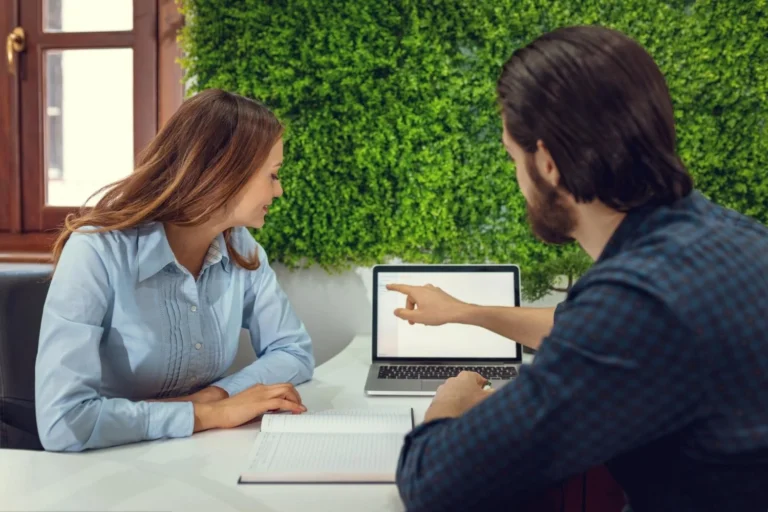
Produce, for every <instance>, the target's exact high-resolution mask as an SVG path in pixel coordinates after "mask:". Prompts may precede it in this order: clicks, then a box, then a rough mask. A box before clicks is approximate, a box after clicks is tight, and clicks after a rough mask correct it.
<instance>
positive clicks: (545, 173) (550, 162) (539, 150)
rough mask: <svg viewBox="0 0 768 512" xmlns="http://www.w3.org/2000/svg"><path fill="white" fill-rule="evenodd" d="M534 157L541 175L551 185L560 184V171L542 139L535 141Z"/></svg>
mask: <svg viewBox="0 0 768 512" xmlns="http://www.w3.org/2000/svg"><path fill="white" fill-rule="evenodd" d="M534 158H535V159H536V167H537V168H538V169H539V173H540V174H541V177H542V178H544V179H545V180H546V182H547V183H549V184H550V185H552V186H553V187H557V186H558V185H560V171H559V170H558V169H557V165H556V164H555V161H554V159H553V158H552V154H551V153H550V152H549V149H547V146H545V145H544V141H542V140H539V141H538V142H536V154H535V155H534Z"/></svg>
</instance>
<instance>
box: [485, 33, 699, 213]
mask: <svg viewBox="0 0 768 512" xmlns="http://www.w3.org/2000/svg"><path fill="white" fill-rule="evenodd" d="M497 92H498V95H499V102H500V105H501V110H502V115H503V118H504V123H505V125H506V128H507V131H508V133H509V135H510V136H511V137H512V139H513V140H514V141H515V142H517V143H518V144H519V145H520V146H521V147H522V148H523V150H525V151H526V152H528V153H533V152H535V151H536V144H537V141H538V140H541V141H543V143H544V145H545V146H546V147H547V149H548V150H549V152H550V153H551V155H552V158H553V159H554V161H555V164H556V165H557V167H558V170H559V171H560V186H561V187H563V188H564V189H565V190H567V191H568V192H569V193H571V194H572V195H573V196H574V197H575V198H576V200H577V201H579V202H590V201H592V200H594V199H598V200H600V201H601V202H603V203H605V204H606V205H607V206H609V207H611V208H614V209H617V210H620V211H627V210H631V209H633V208H637V207H640V206H644V205H658V204H669V203H671V202H673V201H675V200H676V199H679V198H681V197H684V196H686V195H688V194H689V193H690V191H691V189H692V188H693V181H692V179H691V176H690V174H688V171H687V170H686V168H685V166H684V164H683V163H682V161H681V160H680V158H679V157H678V156H677V153H676V151H675V122H674V115H673V112H672V99H671V98H670V95H669V90H668V88H667V84H666V81H665V80H664V76H663V75H662V73H661V70H660V69H659V68H658V66H657V65H656V63H655V62H654V61H653V58H651V56H650V55H649V54H648V53H647V52H646V51H645V50H644V49H643V47H642V46H640V45H639V44H638V43H636V42H635V41H633V40H632V39H630V38H629V37H627V36H626V35H624V34H622V33H621V32H618V31H616V30H612V29H608V28H605V27H599V26H577V27H567V28H561V29H558V30H555V31H553V32H550V33H547V34H545V35H543V36H541V37H539V38H538V39H536V40H535V41H533V42H532V43H530V44H529V45H527V46H525V47H523V48H521V49H519V50H517V51H515V52H514V54H513V55H512V57H511V58H510V59H509V60H508V61H507V63H506V64H505V65H504V68H503V70H502V73H501V76H500V77H499V81H498V84H497Z"/></svg>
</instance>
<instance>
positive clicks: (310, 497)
mask: <svg viewBox="0 0 768 512" xmlns="http://www.w3.org/2000/svg"><path fill="white" fill-rule="evenodd" d="M370 351H371V341H370V337H368V336H364V337H358V338H355V339H354V340H353V341H352V343H351V344H350V345H349V346H348V347H347V348H346V349H345V350H343V351H342V352H341V353H340V354H338V355H337V356H336V357H334V358H333V359H331V360H329V361H328V362H326V363H325V364H323V365H321V366H319V367H318V368H317V369H316V370H315V377H314V379H313V380H312V381H311V382H309V383H307V384H304V385H302V386H300V387H299V388H298V389H299V392H300V393H301V396H302V399H303V401H304V403H305V404H306V405H307V407H308V408H310V409H315V410H317V409H330V408H338V409H347V408H360V407H364V408H365V407H370V408H375V407H381V406H398V407H413V409H414V412H415V416H416V421H417V422H421V421H422V419H423V417H424V412H425V410H426V408H427V407H428V406H429V403H430V401H431V399H430V398H428V397H423V398H422V397H413V398H410V397H409V398H401V397H374V398H367V397H366V396H365V395H364V393H363V386H364V384H365V378H366V376H367V374H368V367H369V365H370V362H371V353H370ZM257 431H258V426H257V425H248V426H244V427H240V428H238V429H233V430H215V431H208V432H202V433H199V434H195V435H193V436H192V437H189V438H185V439H172V440H162V441H152V442H144V443H137V444H132V445H128V446H121V447H116V448H108V449H103V450H95V451H90V452H85V453H73V454H68V453H45V452H32V451H20V450H0V511H6V510H14V511H17V510H18V511H21V510H28V511H32V510H37V511H42V510H59V511H63V510H78V511H86V510H102V511H104V510H126V511H127V510H134V511H150V510H151V511H161V510H167V511H177V510H178V511H188V510H189V511H193V510H204V511H206V512H208V511H210V512H213V511H216V512H227V511H236V510H237V511H240V510H247V511H249V512H262V511H265V512H266V511H280V512H283V511H294V510H295V511H299V510H302V509H303V510H311V511H312V512H322V511H326V510H327V511H334V512H336V511H346V510H350V511H357V510H361V511H362V510H365V511H371V512H373V511H391V510H403V508H404V507H403V505H402V502H401V501H400V497H399V496H398V493H397V489H396V488H395V486H394V485H381V484H379V485H238V484H237V479H238V476H239V474H240V471H241V470H242V469H244V468H245V467H247V464H248V456H249V452H250V450H251V446H252V444H253V440H254V438H255V436H256V433H257Z"/></svg>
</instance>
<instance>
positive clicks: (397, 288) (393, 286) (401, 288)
mask: <svg viewBox="0 0 768 512" xmlns="http://www.w3.org/2000/svg"><path fill="white" fill-rule="evenodd" d="M387 290H392V291H393V292H400V293H404V294H406V295H408V294H409V293H411V291H412V290H413V287H412V286H408V285H407V284H397V283H390V284H388V285H387Z"/></svg>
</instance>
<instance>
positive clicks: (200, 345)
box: [195, 343, 203, 350]
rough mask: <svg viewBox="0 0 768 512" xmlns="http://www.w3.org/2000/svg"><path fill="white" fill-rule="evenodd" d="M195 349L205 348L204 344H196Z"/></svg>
mask: <svg viewBox="0 0 768 512" xmlns="http://www.w3.org/2000/svg"><path fill="white" fill-rule="evenodd" d="M195 348H196V349H197V350H200V349H201V348H203V344H202V343H195Z"/></svg>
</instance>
